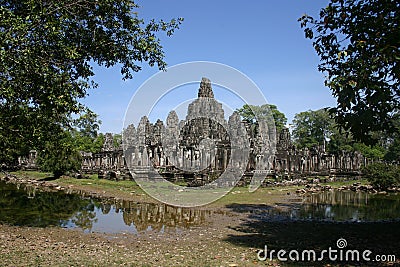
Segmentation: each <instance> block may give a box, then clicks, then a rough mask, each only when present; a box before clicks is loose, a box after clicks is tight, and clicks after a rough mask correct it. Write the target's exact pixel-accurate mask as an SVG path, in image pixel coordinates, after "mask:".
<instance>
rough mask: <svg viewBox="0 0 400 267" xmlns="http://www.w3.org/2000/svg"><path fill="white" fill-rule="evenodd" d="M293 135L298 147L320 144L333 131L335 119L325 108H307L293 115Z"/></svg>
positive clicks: (330, 135) (327, 138) (324, 141)
mask: <svg viewBox="0 0 400 267" xmlns="http://www.w3.org/2000/svg"><path fill="white" fill-rule="evenodd" d="M293 126H294V128H293V137H294V140H295V142H296V144H297V146H298V147H299V148H304V147H307V148H310V147H312V146H315V145H322V144H324V143H326V141H327V140H329V139H331V137H332V135H333V134H334V132H335V121H334V120H333V118H332V117H331V116H330V114H329V112H328V111H327V109H320V110H316V111H313V110H308V111H303V112H300V113H298V114H296V115H295V117H294V120H293Z"/></svg>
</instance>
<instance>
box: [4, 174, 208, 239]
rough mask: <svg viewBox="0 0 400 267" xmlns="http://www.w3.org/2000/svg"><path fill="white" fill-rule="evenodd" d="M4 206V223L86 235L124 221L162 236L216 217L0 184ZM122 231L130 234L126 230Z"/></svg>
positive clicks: (194, 212) (154, 205)
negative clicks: (165, 231) (171, 230)
mask: <svg viewBox="0 0 400 267" xmlns="http://www.w3.org/2000/svg"><path fill="white" fill-rule="evenodd" d="M0 205H1V212H0V223H7V224H11V225H21V226H22V225H27V226H35V227H47V226H62V227H66V228H80V229H82V230H84V231H86V232H91V231H92V230H93V229H94V228H96V229H102V230H103V231H105V232H108V231H109V229H111V224H112V222H113V221H114V222H121V221H122V222H123V224H124V225H125V226H128V227H132V228H134V229H135V231H136V232H143V231H147V230H149V229H152V230H154V231H158V232H162V231H164V230H165V229H166V228H171V229H180V228H188V227H191V226H198V225H202V224H204V223H206V221H207V217H208V216H211V214H212V211H209V210H204V209H191V208H178V207H172V206H168V205H165V204H162V203H159V204H155V203H136V202H130V201H123V200H118V201H117V200H114V201H110V200H107V201H106V200H103V201H102V200H98V199H92V198H87V197H86V198H85V197H83V196H81V195H78V194H65V193H63V192H40V191H38V190H36V188H34V187H27V186H16V185H12V184H6V183H3V182H1V183H0ZM117 225H118V224H117ZM114 227H115V226H114ZM117 227H118V226H117ZM112 230H113V231H116V230H118V229H112ZM120 230H121V231H122V230H126V227H121V229H120Z"/></svg>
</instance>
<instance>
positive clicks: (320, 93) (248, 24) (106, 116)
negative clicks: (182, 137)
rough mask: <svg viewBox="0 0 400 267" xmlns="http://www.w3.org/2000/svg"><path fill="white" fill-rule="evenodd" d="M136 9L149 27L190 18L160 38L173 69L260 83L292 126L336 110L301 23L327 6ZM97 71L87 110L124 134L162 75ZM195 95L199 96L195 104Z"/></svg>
mask: <svg viewBox="0 0 400 267" xmlns="http://www.w3.org/2000/svg"><path fill="white" fill-rule="evenodd" d="M137 3H138V4H139V5H140V6H141V8H139V9H138V10H137V11H138V14H139V17H142V18H144V19H146V20H149V19H151V18H155V19H164V20H169V19H171V18H176V17H183V18H184V19H185V20H184V22H183V24H182V25H181V28H180V29H179V30H177V31H176V32H175V34H174V35H173V36H171V37H166V36H165V34H164V33H161V34H160V37H161V40H162V44H163V46H164V52H165V55H166V57H165V60H166V62H167V63H168V65H169V66H173V65H176V64H179V63H184V62H189V61H213V62H219V63H223V64H226V65H229V66H231V67H233V68H236V69H238V70H239V71H241V72H243V73H244V74H246V75H247V76H248V77H249V78H250V79H252V80H253V81H254V82H255V83H256V85H257V86H258V87H259V88H260V89H261V90H262V92H263V94H264V95H265V97H266V99H267V101H268V103H271V104H275V105H277V106H278V109H279V110H280V111H282V112H283V113H285V115H286V116H287V118H288V120H289V122H290V121H291V120H292V119H293V117H294V115H295V114H296V113H299V112H301V111H306V110H309V109H312V110H315V109H319V108H323V107H327V106H334V105H335V99H334V98H333V97H332V96H331V93H330V91H329V89H328V88H327V87H325V86H324V76H323V74H322V73H320V72H318V70H317V65H318V62H319V59H318V57H317V55H316V53H315V51H314V49H313V47H312V43H311V41H310V40H308V39H305V37H304V32H303V30H302V29H301V28H300V24H299V23H298V22H297V19H298V18H299V17H301V15H302V14H304V13H307V14H309V15H317V14H318V13H319V10H320V9H321V8H323V7H325V6H326V5H327V1H319V0H318V1H309V0H295V1H294V0H279V1H272V0H252V1H235V0H230V1H227V0H213V1H211V0H203V1H188V0H171V1H165V0H146V1H145V0H141V1H138V2H137ZM94 70H95V73H96V76H95V77H94V79H95V81H96V82H98V84H99V87H98V88H97V89H94V90H91V91H90V92H89V96H88V97H87V98H86V99H84V101H83V103H85V104H87V105H88V106H89V107H90V108H91V109H92V110H93V111H94V112H96V113H97V114H99V116H100V119H101V120H102V122H103V123H102V125H101V127H100V131H101V132H114V133H119V132H121V130H122V127H123V119H124V114H125V110H126V108H127V106H128V104H129V101H130V99H131V97H132V96H133V94H134V92H135V90H136V89H137V88H139V87H140V85H141V84H142V83H143V82H144V81H146V80H147V79H148V78H150V77H151V76H152V75H154V74H155V73H157V72H158V69H157V68H156V67H153V68H150V67H147V66H144V67H143V70H142V71H141V72H139V73H136V74H135V75H134V78H133V79H132V80H129V81H122V77H121V75H120V70H119V68H111V69H105V68H100V67H95V68H94ZM200 76H201V75H200ZM199 80H201V77H199ZM196 94H197V92H196V91H194V92H193V97H194V96H195V95H196ZM217 100H218V99H217ZM250 104H251V103H250ZM165 116H166V115H165ZM161 119H163V118H161Z"/></svg>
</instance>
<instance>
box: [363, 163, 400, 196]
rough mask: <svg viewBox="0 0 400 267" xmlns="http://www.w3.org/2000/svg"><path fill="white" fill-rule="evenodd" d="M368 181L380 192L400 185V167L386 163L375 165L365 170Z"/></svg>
mask: <svg viewBox="0 0 400 267" xmlns="http://www.w3.org/2000/svg"><path fill="white" fill-rule="evenodd" d="M363 173H364V174H365V175H366V177H367V179H368V181H369V182H370V183H371V185H373V186H374V187H376V188H378V189H380V190H386V189H388V188H389V187H392V186H397V185H400V167H399V166H396V165H388V164H384V163H373V164H370V165H368V166H367V167H365V168H364V169H363Z"/></svg>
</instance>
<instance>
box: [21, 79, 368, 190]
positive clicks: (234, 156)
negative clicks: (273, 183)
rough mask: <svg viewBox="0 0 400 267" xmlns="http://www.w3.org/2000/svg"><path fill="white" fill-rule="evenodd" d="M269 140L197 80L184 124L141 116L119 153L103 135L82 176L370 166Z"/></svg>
mask: <svg viewBox="0 0 400 267" xmlns="http://www.w3.org/2000/svg"><path fill="white" fill-rule="evenodd" d="M273 136H274V133H273V129H271V128H269V127H268V124H267V123H264V122H260V123H259V124H252V125H250V124H248V123H246V122H243V121H241V119H240V116H239V114H237V113H236V112H234V113H233V114H232V115H231V116H230V117H229V119H228V121H226V120H225V115H224V110H223V108H222V104H221V103H219V102H218V101H216V100H215V99H214V93H213V91H212V86H211V81H210V80H209V79H207V78H203V79H202V81H201V83H200V88H199V91H198V98H197V99H196V100H194V101H193V102H192V103H190V104H189V106H188V111H187V115H186V120H185V121H183V120H181V121H180V120H179V118H178V115H177V114H176V112H175V111H171V112H170V113H169V114H168V117H167V120H166V125H164V123H163V122H162V121H161V120H157V122H156V123H154V124H152V123H150V122H149V119H148V118H147V117H146V116H143V117H142V118H141V120H140V122H139V124H138V126H137V128H135V126H134V125H133V124H132V125H129V126H128V127H127V128H126V129H125V130H124V132H123V147H124V150H125V153H123V151H122V148H115V147H114V145H113V137H112V134H109V133H107V134H106V135H105V143H104V146H103V149H102V152H100V153H94V154H92V153H82V158H83V162H82V171H84V172H99V171H102V172H103V173H107V172H110V171H113V172H115V173H121V174H126V173H128V169H129V168H134V169H135V170H139V172H143V173H145V172H146V171H147V170H148V167H149V166H150V165H151V166H154V168H156V169H157V170H159V171H160V172H162V173H163V175H164V177H166V178H167V179H170V180H173V181H178V180H180V179H182V178H183V179H184V180H186V181H187V182H189V183H190V184H191V185H202V184H204V183H208V182H210V181H212V180H214V179H215V178H217V177H218V176H219V175H220V174H221V173H223V172H224V171H225V170H226V168H227V167H228V168H229V166H230V162H232V161H233V162H235V166H231V167H232V168H233V169H229V170H230V171H241V170H243V171H245V177H244V178H243V179H244V182H243V183H247V182H248V181H249V178H251V176H252V175H253V173H254V171H255V170H257V171H262V172H263V173H265V175H275V176H276V175H282V176H283V177H292V178H293V177H296V176H302V175H313V174H319V175H331V176H335V175H339V174H354V173H358V172H359V171H360V168H361V167H362V166H365V165H367V164H369V162H370V160H369V159H367V158H364V157H363V156H362V155H361V153H359V152H343V153H342V154H339V155H332V154H328V153H326V151H325V147H324V146H318V147H313V148H312V149H304V150H298V149H296V147H295V146H294V145H293V143H292V141H291V139H290V133H289V130H288V129H283V130H282V132H280V133H277V134H276V138H273ZM243 137H245V138H243ZM247 142H248V145H246V144H247ZM275 146H276V149H274V147H275ZM35 155H36V154H35V153H31V154H30V155H29V157H28V158H21V159H20V161H21V165H22V164H25V165H27V166H31V165H32V164H33V163H32V162H34V160H35V157H36V156H35ZM235 168H236V169H235ZM126 177H128V176H126Z"/></svg>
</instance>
